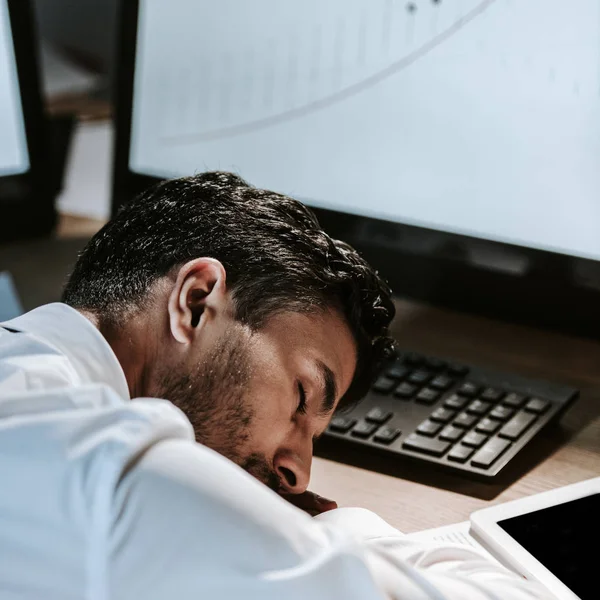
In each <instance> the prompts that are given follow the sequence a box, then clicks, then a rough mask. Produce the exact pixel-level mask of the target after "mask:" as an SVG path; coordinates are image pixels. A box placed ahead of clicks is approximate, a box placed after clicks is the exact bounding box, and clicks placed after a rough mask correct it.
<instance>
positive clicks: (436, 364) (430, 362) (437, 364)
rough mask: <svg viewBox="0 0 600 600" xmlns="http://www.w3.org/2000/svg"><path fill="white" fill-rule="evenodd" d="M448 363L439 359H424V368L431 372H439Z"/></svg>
mask: <svg viewBox="0 0 600 600" xmlns="http://www.w3.org/2000/svg"><path fill="white" fill-rule="evenodd" d="M447 364H448V363H447V362H446V361H445V360H441V359H439V358H433V357H432V358H427V359H425V366H426V367H427V368H428V369H431V370H432V371H441V370H442V369H445V368H446V365H447Z"/></svg>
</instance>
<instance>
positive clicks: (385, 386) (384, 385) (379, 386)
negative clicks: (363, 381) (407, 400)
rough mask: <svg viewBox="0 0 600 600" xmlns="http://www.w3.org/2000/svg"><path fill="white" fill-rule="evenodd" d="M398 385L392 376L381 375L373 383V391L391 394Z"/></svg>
mask: <svg viewBox="0 0 600 600" xmlns="http://www.w3.org/2000/svg"><path fill="white" fill-rule="evenodd" d="M396 385H397V381H396V380H395V379H392V378H391V377H386V376H385V375H381V376H380V377H378V378H377V381H375V383H374V384H373V391H374V392H377V393H378V394H389V393H390V392H391V391H392V390H393V389H394V388H395V387H396Z"/></svg>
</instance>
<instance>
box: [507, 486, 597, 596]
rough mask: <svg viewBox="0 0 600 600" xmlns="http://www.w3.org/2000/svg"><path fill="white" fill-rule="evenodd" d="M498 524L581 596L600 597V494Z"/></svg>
mask: <svg viewBox="0 0 600 600" xmlns="http://www.w3.org/2000/svg"><path fill="white" fill-rule="evenodd" d="M498 525H499V526H500V527H501V528H502V529H504V531H506V532H507V533H508V534H509V535H510V536H511V537H513V538H514V539H515V540H516V541H517V542H518V543H519V544H521V546H523V548H525V549H526V550H527V551H528V552H529V553H530V554H532V555H533V556H534V557H535V558H536V559H537V560H538V561H539V562H540V563H542V564H543V565H544V566H545V567H546V568H547V569H548V570H549V571H550V572H551V573H552V574H553V575H554V576H555V577H557V578H558V579H560V580H561V581H562V582H563V583H564V584H565V585H566V586H567V587H568V588H569V589H570V590H571V591H572V592H573V593H574V594H576V595H577V596H579V598H581V600H591V599H592V598H593V599H595V600H597V599H598V598H599V597H600V562H599V557H600V548H599V546H600V494H592V495H591V496H586V497H585V498H579V499H577V500H572V501H570V502H565V503H564V504H558V505H557V506H551V507H549V508H544V509H541V510H538V511H535V512H531V513H527V514H525V515H519V516H518V517H512V518H510V519H505V520H503V521H499V522H498Z"/></svg>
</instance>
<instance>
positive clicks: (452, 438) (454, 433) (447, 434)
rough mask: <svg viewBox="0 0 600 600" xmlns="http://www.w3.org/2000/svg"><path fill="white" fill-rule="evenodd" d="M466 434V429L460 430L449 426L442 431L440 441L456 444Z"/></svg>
mask: <svg viewBox="0 0 600 600" xmlns="http://www.w3.org/2000/svg"><path fill="white" fill-rule="evenodd" d="M464 432H465V430H464V429H459V428H458V427H454V425H447V426H446V427H444V429H442V433H440V440H445V441H447V442H456V441H457V440H459V439H460V437H461V436H462V434H463V433H464Z"/></svg>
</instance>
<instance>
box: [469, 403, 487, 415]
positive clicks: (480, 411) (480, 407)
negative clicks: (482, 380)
mask: <svg viewBox="0 0 600 600" xmlns="http://www.w3.org/2000/svg"><path fill="white" fill-rule="evenodd" d="M490 408H492V405H491V404H490V403H489V402H483V400H473V402H471V404H469V406H467V412H468V413H470V414H472V415H478V416H481V415H485V413H486V412H487V411H488V410H490Z"/></svg>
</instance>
